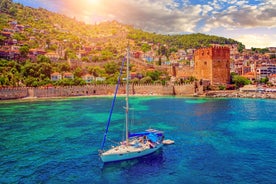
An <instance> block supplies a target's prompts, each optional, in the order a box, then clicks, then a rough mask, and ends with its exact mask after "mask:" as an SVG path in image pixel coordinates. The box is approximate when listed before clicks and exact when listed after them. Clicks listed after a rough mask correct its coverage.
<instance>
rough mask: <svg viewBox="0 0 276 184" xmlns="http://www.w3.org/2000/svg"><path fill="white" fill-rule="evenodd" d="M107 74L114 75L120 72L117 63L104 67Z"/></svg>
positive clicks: (110, 63)
mask: <svg viewBox="0 0 276 184" xmlns="http://www.w3.org/2000/svg"><path fill="white" fill-rule="evenodd" d="M104 69H105V71H106V73H107V74H114V73H115V72H117V71H119V68H118V65H117V64H116V63H115V62H109V63H106V64H105V65H104Z"/></svg>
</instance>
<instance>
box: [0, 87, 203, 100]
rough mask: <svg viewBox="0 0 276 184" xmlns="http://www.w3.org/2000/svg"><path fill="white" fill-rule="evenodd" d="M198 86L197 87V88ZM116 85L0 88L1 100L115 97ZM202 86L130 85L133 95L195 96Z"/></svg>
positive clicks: (120, 91) (120, 92)
mask: <svg viewBox="0 0 276 184" xmlns="http://www.w3.org/2000/svg"><path fill="white" fill-rule="evenodd" d="M195 86H196V87H195ZM115 88H116V85H86V86H65V87H60V86H57V87H37V88H27V87H14V88H13V87H9V88H0V100H10V99H22V98H50V97H73V96H97V95H113V94H114V91H115ZM202 89H203V88H202V86H199V87H198V85H195V84H194V83H189V84H182V85H160V84H156V85H152V84H151V85H138V84H137V85H130V87H129V92H130V94H133V95H187V96H189V95H194V94H195V93H199V94H200V93H202ZM125 93H126V89H125V85H120V86H119V89H118V94H125Z"/></svg>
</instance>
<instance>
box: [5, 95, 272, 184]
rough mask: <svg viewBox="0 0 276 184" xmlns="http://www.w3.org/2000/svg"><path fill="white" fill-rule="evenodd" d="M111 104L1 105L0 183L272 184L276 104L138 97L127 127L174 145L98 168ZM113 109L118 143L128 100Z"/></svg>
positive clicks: (67, 101) (105, 99) (93, 100)
mask: <svg viewBox="0 0 276 184" xmlns="http://www.w3.org/2000/svg"><path fill="white" fill-rule="evenodd" d="M111 101H112V98H109V97H103V98H74V99H52V100H45V101H12V102H5V103H4V102H0V158H1V160H0V176H1V178H0V183H157V182H158V183H168V182H172V183H275V181H276V176H275V173H276V159H275V158H276V157H275V153H276V115H275V107H276V100H267V99H205V98H202V99H199V98H181V97H135V98H134V99H131V101H130V103H131V106H132V107H134V111H132V112H131V113H130V119H131V122H132V123H131V128H132V129H137V130H144V129H146V128H149V127H151V128H156V129H160V130H164V131H165V134H166V138H168V139H173V140H174V141H175V144H174V145H168V146H164V147H163V148H162V149H161V150H159V151H158V152H156V153H154V154H152V155H149V156H147V157H144V158H139V159H133V160H129V161H123V162H118V163H111V164H104V165H103V164H102V162H101V161H100V160H99V157H98V149H99V148H100V146H101V141H102V138H103V132H104V129H105V124H106V121H107V118H108V114H109V109H110V106H111ZM116 102H117V103H116V106H115V109H114V113H113V116H112V120H113V121H112V123H111V126H110V129H109V134H108V135H109V137H108V138H109V139H112V140H113V141H120V140H121V138H122V136H123V135H124V133H123V132H122V131H121V130H122V129H123V128H124V125H123V124H124V121H125V120H124V114H123V113H124V112H123V108H122V107H123V106H124V102H125V100H124V98H121V97H118V99H117V101H116ZM133 117H135V118H133ZM111 144H112V143H111V142H107V146H110V145H111Z"/></svg>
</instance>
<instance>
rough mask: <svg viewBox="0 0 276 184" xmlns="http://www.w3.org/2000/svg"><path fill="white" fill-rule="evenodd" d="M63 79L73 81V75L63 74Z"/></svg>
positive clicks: (69, 73)
mask: <svg viewBox="0 0 276 184" xmlns="http://www.w3.org/2000/svg"><path fill="white" fill-rule="evenodd" d="M63 78H64V79H74V74H72V73H71V72H66V73H64V74H63Z"/></svg>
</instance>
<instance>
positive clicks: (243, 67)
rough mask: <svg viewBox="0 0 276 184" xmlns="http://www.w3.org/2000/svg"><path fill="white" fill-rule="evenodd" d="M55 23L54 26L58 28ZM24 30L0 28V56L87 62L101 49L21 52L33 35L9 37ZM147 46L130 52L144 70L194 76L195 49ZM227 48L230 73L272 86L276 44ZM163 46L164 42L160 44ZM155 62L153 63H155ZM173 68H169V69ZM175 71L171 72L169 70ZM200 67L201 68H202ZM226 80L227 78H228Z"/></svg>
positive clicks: (13, 23) (23, 27)
mask: <svg viewBox="0 0 276 184" xmlns="http://www.w3.org/2000/svg"><path fill="white" fill-rule="evenodd" d="M58 27H59V26H57V25H56V28H57V29H58ZM26 29H31V27H30V26H28V25H21V24H18V22H17V21H16V20H13V21H11V22H9V25H7V27H5V28H3V29H2V30H1V36H2V37H3V39H2V41H1V45H0V57H1V58H4V59H8V60H19V61H20V60H22V59H30V60H32V61H35V60H36V58H37V56H39V55H42V56H45V57H47V58H49V59H50V60H51V61H52V62H69V63H70V64H78V65H82V64H83V66H85V65H89V62H86V63H85V58H88V59H89V58H90V57H92V56H93V55H92V54H91V51H100V50H101V49H102V48H101V47H100V46H97V45H96V43H91V44H90V45H81V48H80V49H79V50H78V52H77V53H76V58H74V59H70V58H67V60H65V49H63V48H62V45H60V47H58V48H56V50H55V51H50V52H49V51H48V52H47V51H46V49H45V48H47V45H44V47H38V48H31V49H29V50H27V51H28V52H27V53H24V49H22V48H24V46H25V45H27V44H28V43H29V42H33V41H36V42H38V41H39V40H37V39H36V38H35V37H34V36H30V37H28V38H27V40H28V42H22V41H19V40H17V39H15V38H14V37H13V35H14V34H18V33H19V34H20V33H23V32H24V31H25V30H26ZM33 31H34V32H40V33H43V32H44V30H36V29H33ZM55 42H56V40H51V41H50V43H48V44H56V43H55ZM145 44H148V45H149V46H150V50H149V51H147V52H143V51H141V50H135V51H133V52H132V56H133V58H136V59H138V60H139V61H137V64H140V65H144V66H145V67H146V68H147V69H150V70H152V69H154V68H163V69H167V71H168V72H169V73H170V74H169V75H170V76H171V77H173V78H172V79H171V80H179V79H181V78H182V79H185V78H187V77H189V76H195V74H194V73H193V70H192V69H193V68H194V67H195V50H196V49H192V48H191V49H187V50H182V49H179V50H177V51H175V52H173V53H171V54H170V55H169V56H168V57H166V56H165V55H158V54H157V49H158V47H160V45H157V44H153V43H145ZM215 46H216V45H215ZM226 46H227V47H229V49H230V58H229V59H230V60H229V67H230V68H229V69H230V72H234V73H236V74H238V75H240V76H243V77H245V78H247V79H249V80H250V81H251V82H252V83H253V84H254V83H255V82H257V81H260V80H261V79H265V78H267V80H268V81H269V82H270V84H271V85H276V60H275V53H276V47H270V48H267V49H268V52H266V53H264V54H262V53H258V52H254V51H253V50H252V49H244V50H243V52H239V51H238V45H237V44H236V45H235V44H232V45H226ZM164 47H166V45H164ZM158 62H160V63H159V65H157V63H158ZM172 68H173V69H172ZM175 70H176V71H179V72H173V71H175ZM202 70H204V68H202ZM132 76H133V77H138V76H139V73H137V74H135V73H133V74H132ZM73 77H74V76H73V74H72V73H70V72H66V73H63V74H61V73H58V72H53V73H52V74H51V80H53V81H56V80H59V79H61V78H68V79H72V78H73ZM83 79H84V80H85V81H86V82H87V83H90V82H91V81H93V80H97V81H103V80H105V78H104V77H101V76H99V77H95V76H93V75H90V74H85V75H83ZM228 82H230V81H228Z"/></svg>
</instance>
